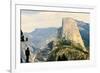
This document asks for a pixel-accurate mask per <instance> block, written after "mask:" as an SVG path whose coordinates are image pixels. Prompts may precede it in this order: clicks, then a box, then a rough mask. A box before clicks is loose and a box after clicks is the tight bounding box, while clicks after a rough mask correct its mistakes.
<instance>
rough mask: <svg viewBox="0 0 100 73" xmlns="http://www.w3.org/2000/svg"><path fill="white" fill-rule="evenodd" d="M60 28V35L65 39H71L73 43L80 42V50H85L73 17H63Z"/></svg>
mask: <svg viewBox="0 0 100 73" xmlns="http://www.w3.org/2000/svg"><path fill="white" fill-rule="evenodd" d="M62 29H63V30H62V36H65V37H66V39H67V40H71V41H72V42H74V43H75V44H76V43H78V44H80V45H81V46H82V47H83V48H82V50H84V51H87V50H86V48H85V45H84V42H83V40H82V37H81V34H80V31H79V28H78V26H77V22H76V21H75V20H74V19H73V18H63V20H62Z"/></svg>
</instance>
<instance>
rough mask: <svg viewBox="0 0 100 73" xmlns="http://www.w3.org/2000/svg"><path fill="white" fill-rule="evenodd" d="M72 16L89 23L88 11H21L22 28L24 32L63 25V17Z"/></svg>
mask: <svg viewBox="0 0 100 73" xmlns="http://www.w3.org/2000/svg"><path fill="white" fill-rule="evenodd" d="M67 17H71V18H74V19H76V20H80V21H84V22H88V23H89V14H88V13H73V12H47V11H31V10H30V11H29V10H23V11H21V29H22V31H23V32H32V31H34V30H35V29H36V28H49V27H56V28H58V27H61V26H62V18H67Z"/></svg>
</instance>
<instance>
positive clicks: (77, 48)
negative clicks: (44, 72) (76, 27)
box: [48, 37, 89, 61]
mask: <svg viewBox="0 0 100 73" xmlns="http://www.w3.org/2000/svg"><path fill="white" fill-rule="evenodd" d="M82 48H83V47H82V46H81V45H80V44H79V43H74V42H73V41H71V40H66V38H65V37H63V38H59V39H58V41H57V45H56V48H55V49H54V50H52V51H51V53H50V54H49V57H48V61H67V60H87V59H89V53H88V52H85V51H83V50H82Z"/></svg>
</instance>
